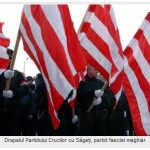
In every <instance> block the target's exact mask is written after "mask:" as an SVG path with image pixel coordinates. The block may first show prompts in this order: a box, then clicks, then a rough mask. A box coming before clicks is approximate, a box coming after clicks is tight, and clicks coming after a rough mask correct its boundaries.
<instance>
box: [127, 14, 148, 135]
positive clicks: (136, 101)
mask: <svg viewBox="0 0 150 150" xmlns="http://www.w3.org/2000/svg"><path fill="white" fill-rule="evenodd" d="M124 55H125V56H124V62H125V64H124V73H125V76H124V90H125V93H126V96H127V99H128V103H129V107H130V111H131V115H132V121H133V125H134V129H135V133H136V135H140V136H144V135H150V13H148V15H147V16H146V18H145V19H144V21H143V23H142V25H141V26H140V28H139V30H138V31H137V33H136V34H135V36H134V37H133V39H132V40H131V42H130V43H129V45H128V46H127V48H126V49H125V51H124Z"/></svg>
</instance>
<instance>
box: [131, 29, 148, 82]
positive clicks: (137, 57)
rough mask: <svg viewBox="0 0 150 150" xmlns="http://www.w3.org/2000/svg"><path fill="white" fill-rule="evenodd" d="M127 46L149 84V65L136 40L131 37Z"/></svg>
mask: <svg viewBox="0 0 150 150" xmlns="http://www.w3.org/2000/svg"><path fill="white" fill-rule="evenodd" d="M149 31H150V30H149ZM128 47H130V48H131V49H132V50H133V56H134V58H135V60H136V61H137V63H138V66H139V67H140V69H141V71H142V73H143V75H144V77H145V78H146V80H147V81H148V83H149V84H150V65H149V63H148V62H147V60H146V59H145V57H144V56H143V53H142V51H141V49H140V47H139V45H138V40H137V39H135V38H133V39H132V40H131V42H130V43H129V45H128ZM143 64H144V65H143Z"/></svg>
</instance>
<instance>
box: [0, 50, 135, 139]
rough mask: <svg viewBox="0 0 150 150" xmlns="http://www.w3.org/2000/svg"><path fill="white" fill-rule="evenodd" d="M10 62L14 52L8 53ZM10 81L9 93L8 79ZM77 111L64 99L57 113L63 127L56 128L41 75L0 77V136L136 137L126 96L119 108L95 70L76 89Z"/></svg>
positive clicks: (89, 69) (9, 72)
mask: <svg viewBox="0 0 150 150" xmlns="http://www.w3.org/2000/svg"><path fill="white" fill-rule="evenodd" d="M8 54H9V56H10V59H11V55H12V53H11V51H10V52H8ZM7 79H11V84H10V88H9V90H5V85H6V80H7ZM76 99H77V100H76V104H75V108H74V109H72V108H71V107H70V105H69V104H68V101H67V100H65V101H64V104H63V105H62V106H61V108H60V110H59V112H58V118H59V119H60V125H59V127H58V129H56V130H55V129H54V128H53V124H52V121H51V117H50V115H49V112H48V104H47V103H48V99H47V90H46V85H45V82H44V79H43V77H42V74H41V73H39V74H37V75H36V77H35V78H32V77H31V76H27V77H25V75H24V74H23V73H21V72H19V71H17V70H9V69H8V70H6V71H5V72H4V73H3V74H1V75H0V136H34V135H36V136H37V135H38V136H75V135H79V136H128V135H130V136H133V135H135V133H134V129H133V125H132V119H131V114H130V110H129V106H128V102H127V99H126V96H125V93H124V92H123V91H122V94H121V97H120V99H119V101H118V103H117V105H116V100H115V97H114V94H113V92H112V91H111V90H110V88H109V86H108V85H107V82H106V81H105V79H103V78H101V77H100V76H99V74H98V72H97V71H96V69H95V68H94V67H93V66H91V65H88V67H87V74H86V76H85V80H84V81H81V82H80V84H79V87H78V89H77V98H76Z"/></svg>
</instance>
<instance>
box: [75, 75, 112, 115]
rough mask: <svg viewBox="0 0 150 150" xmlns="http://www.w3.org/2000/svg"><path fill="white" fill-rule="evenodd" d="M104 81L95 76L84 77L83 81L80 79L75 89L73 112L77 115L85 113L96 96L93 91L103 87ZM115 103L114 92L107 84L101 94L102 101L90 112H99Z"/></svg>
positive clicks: (110, 107)
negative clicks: (75, 97) (75, 99)
mask: <svg viewBox="0 0 150 150" xmlns="http://www.w3.org/2000/svg"><path fill="white" fill-rule="evenodd" d="M103 85H104V82H103V81H101V80H99V79H96V78H92V79H91V78H88V76H86V77H85V81H81V82H80V84H79V87H78V89H77V102H76V108H75V112H76V114H77V115H81V114H85V113H87V110H88V108H89V107H90V105H91V104H92V102H93V99H94V98H95V97H96V96H95V94H94V92H95V90H99V89H101V88H102V87H103ZM114 103H115V98H114V94H113V93H112V92H111V91H110V89H109V87H108V86H107V87H106V89H105V91H104V94H103V96H102V103H101V104H100V105H98V106H94V107H93V109H92V110H91V111H90V113H91V114H95V113H96V114H99V112H101V111H102V110H104V109H107V110H108V109H112V108H113V106H114Z"/></svg>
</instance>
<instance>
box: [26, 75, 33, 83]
mask: <svg viewBox="0 0 150 150" xmlns="http://www.w3.org/2000/svg"><path fill="white" fill-rule="evenodd" d="M33 81H34V80H33V78H32V77H31V76H27V77H26V82H27V84H29V85H31V84H33Z"/></svg>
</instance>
